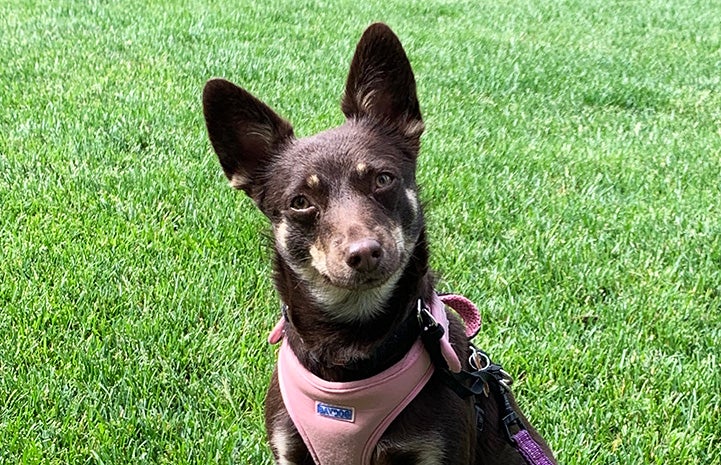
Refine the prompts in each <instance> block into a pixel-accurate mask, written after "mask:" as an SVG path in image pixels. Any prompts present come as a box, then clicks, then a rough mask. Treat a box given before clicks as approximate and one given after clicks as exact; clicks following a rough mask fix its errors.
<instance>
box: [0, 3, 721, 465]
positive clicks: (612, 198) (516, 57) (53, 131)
mask: <svg viewBox="0 0 721 465" xmlns="http://www.w3.org/2000/svg"><path fill="white" fill-rule="evenodd" d="M719 17H721V6H719V5H715V4H709V3H707V2H691V1H681V0H677V1H674V2H660V1H652V2H635V3H634V2H617V1H612V2H601V1H590V2H580V1H579V2H577V1H566V2H550V1H540V2H539V1H533V2H531V1H524V0H518V1H511V2H501V3H498V2H496V3H479V2H476V1H474V2H471V1H468V2H463V1H461V2H442V1H428V0H424V1H418V2H408V1H403V2H400V1H398V2H395V1H394V2H346V1H342V2H341V1H338V2H334V3H333V4H330V5H329V4H321V3H315V2H295V3H292V4H291V3H287V4H285V3H281V2H242V3H238V4H235V5H228V4H222V5H217V6H208V5H205V4H203V3H200V2H198V3H195V2H177V3H170V4H168V3H167V2H144V1H140V0H138V1H132V2H119V3H117V2H116V3H105V2H68V1H63V2H45V3H43V2H34V3H28V2H20V1H14V0H13V1H11V2H5V3H3V4H0V33H1V34H2V41H0V61H1V62H2V63H3V66H1V67H0V207H1V209H0V308H1V309H2V311H1V312H0V462H2V463H13V464H15V463H29V464H30V463H57V464H66V463H105V464H111V463H112V464H116V463H174V464H177V463H242V464H245V463H253V464H256V463H270V455H269V452H268V449H267V447H266V446H265V440H264V431H263V426H262V402H263V396H264V393H265V388H266V386H267V381H268V377H269V376H270V371H271V369H272V365H273V363H274V352H273V349H272V348H270V347H269V346H268V345H267V344H266V342H265V338H266V334H267V332H268V331H269V330H270V328H271V327H272V324H273V321H274V320H275V318H276V317H277V313H278V305H279V303H278V301H277V298H276V297H275V295H274V293H273V290H272V286H271V284H270V281H269V275H270V263H269V249H268V245H269V241H268V239H267V232H268V227H267V224H266V223H265V221H264V219H263V218H262V216H261V215H260V214H259V213H257V212H256V211H255V210H254V207H253V205H252V202H250V201H249V200H248V199H245V198H244V197H243V195H241V194H240V193H238V192H234V191H232V190H231V189H230V188H228V187H227V184H226V182H225V179H224V177H223V176H222V174H221V171H220V167H219V165H218V164H217V161H216V160H215V156H214V155H213V153H212V151H211V149H210V146H209V143H208V142H207V137H206V135H205V128H204V122H203V120H202V115H201V108H200V92H201V89H202V86H203V84H204V82H205V80H206V79H208V78H210V77H213V76H222V77H226V78H228V79H231V80H233V81H235V82H238V83H239V84H241V85H243V86H244V87H246V88H247V89H249V90H250V91H252V92H254V93H255V94H256V95H258V96H259V97H261V98H262V99H264V100H265V101H267V102H269V103H270V104H271V105H272V106H273V107H274V108H276V109H277V110H278V111H279V112H280V113H282V114H283V115H284V116H286V117H287V118H288V119H290V120H291V121H292V122H293V123H294V125H295V126H296V132H297V133H298V134H300V135H307V134H311V133H313V132H315V131H318V130H321V129H324V128H326V127H328V126H330V125H335V124H338V123H339V122H340V121H341V114H340V111H339V108H338V102H339V97H340V94H341V91H342V86H343V83H344V79H345V73H346V72H347V66H348V63H349V61H350V58H351V55H352V52H353V48H354V46H355V43H356V41H357V39H358V38H359V37H360V34H361V32H362V30H363V29H364V28H365V26H367V25H368V24H369V23H371V22H373V21H378V20H382V21H386V22H388V23H389V24H390V25H391V26H392V27H393V28H394V30H395V31H396V32H397V33H398V35H399V36H400V38H401V40H402V41H403V43H404V45H405V46H406V49H407V51H408V54H409V56H410V59H411V62H412V64H413V66H414V69H415V71H416V78H417V81H418V86H419V97H420V100H421V105H422V109H423V113H424V117H425V119H426V123H427V131H426V134H425V135H424V138H423V144H424V147H423V153H422V156H421V159H420V168H419V178H420V181H421V183H422V187H423V198H424V200H425V203H426V204H427V212H428V215H427V216H428V220H429V233H430V237H431V241H432V242H431V243H432V250H433V260H432V261H433V265H434V268H436V269H437V270H438V271H439V274H440V275H441V277H442V280H441V282H440V284H439V288H440V289H441V290H444V291H449V290H453V291H455V292H460V293H463V294H465V295H467V296H469V297H471V298H472V299H473V300H475V301H476V302H477V303H478V304H479V306H480V307H481V309H482V312H483V317H484V328H483V331H482V332H481V334H480V335H479V336H478V338H477V342H478V344H479V345H481V346H482V347H484V348H486V349H487V350H489V351H490V352H491V354H492V355H493V356H494V358H496V359H497V360H499V361H501V362H502V363H503V364H504V365H505V367H506V368H507V369H508V370H509V371H510V372H511V373H513V374H514V375H515V376H516V378H517V383H516V385H517V391H518V396H519V398H520V402H521V404H522V405H523V407H524V408H525V410H526V411H527V413H528V414H529V415H530V417H531V418H532V419H533V421H534V423H535V424H536V426H537V427H538V429H539V430H540V431H541V432H542V433H543V434H544V435H545V436H546V438H547V439H548V441H549V443H550V444H551V445H552V446H553V448H554V450H555V451H556V452H557V455H558V457H559V461H560V462H561V463H564V464H579V465H580V464H584V465H585V464H589V463H593V464H613V463H624V464H626V463H628V464H630V463H638V464H648V463H652V464H671V463H703V464H715V463H716V464H717V463H721V453H720V452H719V450H721V441H720V440H719V433H718V430H719V421H720V420H719V419H720V418H721V370H719V360H718V357H719V355H720V351H719V342H718V341H719V340H721V316H719V311H720V310H721V308H720V307H721V303H720V301H721V272H720V271H719V270H720V269H721V221H719V205H721V149H720V147H721V144H719V140H720V138H721V110H720V109H721V97H720V96H721V92H720V91H721V77H719V76H720V75H719V72H718V70H719V63H721V32H720V30H719V28H718V21H717V18H719Z"/></svg>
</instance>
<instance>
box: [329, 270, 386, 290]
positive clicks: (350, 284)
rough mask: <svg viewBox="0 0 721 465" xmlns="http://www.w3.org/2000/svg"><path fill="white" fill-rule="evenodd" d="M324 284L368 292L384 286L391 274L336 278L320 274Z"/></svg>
mask: <svg viewBox="0 0 721 465" xmlns="http://www.w3.org/2000/svg"><path fill="white" fill-rule="evenodd" d="M319 275H320V277H321V279H322V280H323V283H324V284H325V285H327V286H332V287H336V288H339V289H343V290H346V291H368V290H371V289H375V288H378V287H381V286H383V285H384V284H385V283H386V282H388V279H389V278H390V276H391V275H390V274H388V275H387V276H349V277H342V278H336V277H331V276H330V275H328V274H326V273H319Z"/></svg>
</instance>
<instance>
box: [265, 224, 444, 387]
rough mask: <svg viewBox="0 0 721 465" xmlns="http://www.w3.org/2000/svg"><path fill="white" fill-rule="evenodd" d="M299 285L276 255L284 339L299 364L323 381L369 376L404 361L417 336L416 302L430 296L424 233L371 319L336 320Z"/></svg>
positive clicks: (276, 276) (277, 284)
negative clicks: (284, 309)
mask: <svg viewBox="0 0 721 465" xmlns="http://www.w3.org/2000/svg"><path fill="white" fill-rule="evenodd" d="M299 283H300V281H299V279H298V277H297V276H296V275H295V274H294V272H293V271H292V270H291V269H290V267H289V266H288V265H287V264H286V263H285V262H284V261H283V259H282V258H281V257H280V256H279V255H276V258H275V284H276V287H277V289H278V292H279V293H280V297H281V299H282V300H283V302H284V303H285V304H286V305H287V308H288V312H287V318H288V323H287V324H286V329H285V338H286V340H287V342H288V344H290V347H291V348H292V349H293V352H295V354H296V356H297V357H298V359H299V360H300V362H301V364H302V365H303V366H304V367H305V368H306V369H308V370H309V371H310V372H311V373H313V374H315V375H316V376H318V377H320V378H322V379H325V380H326V381H333V382H342V381H355V380H359V379H364V378H368V377H370V376H373V375H375V374H377V373H380V372H382V371H383V370H385V369H386V368H389V367H390V366H392V365H393V364H394V363H396V362H397V361H399V360H400V359H401V358H403V356H404V355H405V354H406V353H407V352H408V350H409V349H410V347H411V346H412V345H413V343H414V342H415V340H416V339H417V338H418V335H419V332H420V330H419V328H418V324H417V321H416V317H415V310H416V306H417V302H418V299H419V298H421V299H424V300H426V301H429V300H430V298H431V295H432V294H433V277H432V275H431V273H430V272H429V270H428V246H427V244H426V239H425V232H424V231H422V232H421V234H420V235H419V238H418V240H417V242H416V246H415V248H414V251H413V254H412V256H411V258H410V260H409V262H408V264H407V265H406V267H405V269H404V271H403V274H402V275H401V277H400V279H399V280H398V283H397V284H396V286H395V288H394V290H393V292H391V294H390V295H389V298H388V299H387V300H386V301H385V302H384V303H383V304H382V309H379V311H378V312H375V315H376V316H374V317H373V318H372V319H371V320H368V321H360V322H354V323H340V322H337V321H334V320H333V319H332V318H330V317H329V315H328V314H327V312H325V311H324V310H323V309H321V308H320V307H319V306H318V305H317V304H316V303H315V302H314V300H313V299H312V297H311V293H310V291H309V290H308V289H306V288H305V287H304V286H303V285H302V284H299Z"/></svg>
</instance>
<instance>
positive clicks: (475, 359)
mask: <svg viewBox="0 0 721 465" xmlns="http://www.w3.org/2000/svg"><path fill="white" fill-rule="evenodd" d="M468 363H469V364H470V365H471V367H472V368H473V369H474V370H478V371H484V370H486V369H488V367H490V366H491V358H490V357H489V356H488V355H486V354H485V353H483V352H482V351H480V350H478V349H476V348H475V347H473V346H471V355H470V356H469V357H468Z"/></svg>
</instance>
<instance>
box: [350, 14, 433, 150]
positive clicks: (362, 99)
mask: <svg viewBox="0 0 721 465" xmlns="http://www.w3.org/2000/svg"><path fill="white" fill-rule="evenodd" d="M341 108H342V109H343V113H344V114H345V116H346V118H349V119H350V118H373V119H376V120H379V121H380V122H383V123H384V124H393V125H395V126H396V127H397V128H398V129H400V130H401V132H402V133H404V134H405V135H406V136H408V137H409V138H410V139H415V140H416V141H417V140H418V139H419V138H420V136H421V133H422V132H423V118H422V117H421V110H420V107H419V105H418V97H417V96H416V81H415V78H414V77H413V71H412V70H411V64H410V62H409V61H408V57H407V56H406V52H405V51H404V50H403V46H402V45H401V42H400V41H399V40H398V37H397V36H396V35H395V34H394V33H393V31H391V29H390V28H389V27H388V26H386V25H385V24H382V23H376V24H372V25H371V26H369V27H368V29H366V30H365V32H364V33H363V36H362V37H361V39H360V41H359V42H358V45H357V46H356V50H355V55H353V61H352V62H351V65H350V71H349V73H348V80H347V82H346V88H345V95H344V96H343V102H342V105H341Z"/></svg>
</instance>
